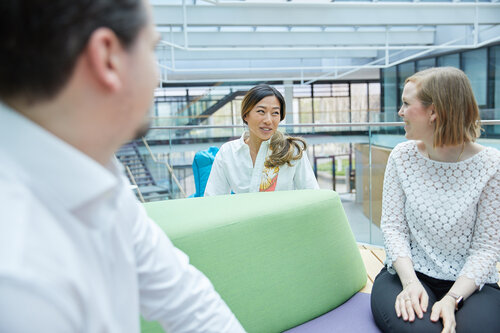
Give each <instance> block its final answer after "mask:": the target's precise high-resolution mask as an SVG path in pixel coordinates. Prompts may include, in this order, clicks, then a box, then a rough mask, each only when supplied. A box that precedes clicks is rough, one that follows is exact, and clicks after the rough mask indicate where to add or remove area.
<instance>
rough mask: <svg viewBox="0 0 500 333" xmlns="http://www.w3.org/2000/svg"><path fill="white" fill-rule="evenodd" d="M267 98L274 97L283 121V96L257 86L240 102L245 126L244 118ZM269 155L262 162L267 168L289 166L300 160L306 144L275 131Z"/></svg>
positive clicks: (269, 88)
mask: <svg viewBox="0 0 500 333" xmlns="http://www.w3.org/2000/svg"><path fill="white" fill-rule="evenodd" d="M268 96H275V97H276V99H278V102H279V103H280V121H282V120H283V119H285V115H286V108H285V99H284V98H283V95H282V94H281V93H280V92H279V91H278V90H277V89H276V88H274V87H272V86H270V85H267V84H259V85H257V86H255V87H253V88H252V89H250V90H249V91H248V92H247V93H246V95H245V97H243V101H242V102H241V119H242V120H243V122H244V123H245V124H246V123H247V122H246V120H245V118H246V116H247V114H248V113H249V112H250V111H252V109H253V108H254V107H255V105H257V103H258V102H260V101H261V100H262V99H263V98H265V97H268ZM269 149H271V155H269V156H268V157H267V159H266V161H265V162H264V166H266V167H267V168H274V167H277V166H281V165H283V164H287V165H289V166H291V162H292V161H295V160H300V159H301V158H302V154H303V152H304V151H305V150H306V149H307V144H306V142H305V141H304V139H302V138H299V137H293V136H288V135H285V134H283V133H281V132H280V131H276V133H274V135H273V136H272V137H271V141H270V143H269Z"/></svg>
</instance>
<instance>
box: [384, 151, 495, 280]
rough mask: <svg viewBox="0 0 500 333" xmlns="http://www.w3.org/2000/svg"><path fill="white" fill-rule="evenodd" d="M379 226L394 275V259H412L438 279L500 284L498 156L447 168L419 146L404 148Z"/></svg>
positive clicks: (391, 163)
mask: <svg viewBox="0 0 500 333" xmlns="http://www.w3.org/2000/svg"><path fill="white" fill-rule="evenodd" d="M381 228H382V232H383V234H384V242H385V248H386V252H387V259H386V264H387V266H388V269H389V271H390V272H391V273H395V271H394V269H393V268H392V262H393V261H395V260H396V259H397V258H398V257H409V258H410V259H411V260H412V261H413V267H414V269H415V270H416V271H418V272H421V273H423V274H426V275H428V276H431V277H433V278H437V279H442V280H449V281H455V280H456V279H457V278H458V277H459V276H462V275H465V276H466V277H468V278H470V279H473V280H474V281H475V283H476V285H478V286H479V287H480V288H482V287H483V285H484V284H485V283H495V282H497V281H498V273H497V271H496V262H497V260H498V259H499V257H500V152H499V151H498V150H496V149H494V148H490V147H488V148H486V149H484V150H482V151H481V152H479V153H477V154H476V155H474V156H473V157H471V158H469V159H467V160H464V161H460V162H456V163H445V162H438V161H433V160H430V159H428V158H426V157H424V156H423V155H422V154H421V153H420V152H419V151H418V149H417V142H416V141H407V142H403V143H400V144H399V145H397V146H396V147H395V148H394V150H393V151H392V152H391V155H390V156H389V160H388V162H387V168H386V171H385V179H384V189H383V200H382V221H381Z"/></svg>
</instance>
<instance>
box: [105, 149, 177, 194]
mask: <svg viewBox="0 0 500 333" xmlns="http://www.w3.org/2000/svg"><path fill="white" fill-rule="evenodd" d="M115 155H116V157H117V158H118V160H119V161H120V162H121V163H122V164H123V166H124V167H125V168H126V167H128V168H129V170H130V173H131V174H132V176H133V180H132V178H131V177H130V174H129V173H128V172H126V174H127V177H128V179H129V181H130V184H134V181H135V183H136V184H137V187H138V190H139V191H140V193H141V194H142V197H143V199H144V201H155V200H163V199H167V198H168V190H167V189H166V188H164V187H161V186H158V184H157V183H156V181H155V180H154V178H153V176H152V175H151V172H150V171H149V169H148V167H147V166H146V162H145V161H144V159H143V158H142V155H141V154H140V153H139V148H138V145H137V142H136V141H131V142H129V143H127V144H125V145H123V146H122V147H121V148H120V149H119V150H118V151H117V152H116V154H115ZM139 191H136V192H135V193H136V196H137V198H138V199H141V196H140V195H139Z"/></svg>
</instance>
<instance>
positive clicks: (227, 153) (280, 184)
mask: <svg viewBox="0 0 500 333" xmlns="http://www.w3.org/2000/svg"><path fill="white" fill-rule="evenodd" d="M247 136H248V133H243V135H242V136H241V138H239V139H237V140H233V141H229V142H226V143H225V144H223V145H222V146H221V148H220V150H219V152H218V153H217V155H215V160H214V164H213V165H212V170H211V172H210V176H209V178H208V181H207V186H206V188H205V195H206V196H210V195H222V194H229V193H231V192H233V193H248V192H259V191H261V192H262V191H287V190H301V189H319V186H318V182H317V181H316V177H315V176H314V172H313V170H312V168H311V164H310V163H309V159H308V158H307V153H306V152H305V151H304V153H303V154H302V158H301V159H300V160H297V161H292V162H291V163H292V166H288V165H286V164H284V165H281V166H279V168H273V169H269V168H266V167H265V166H264V162H265V160H266V158H267V156H268V155H269V154H270V153H271V150H270V149H269V142H270V140H267V141H264V142H262V143H261V145H260V149H259V152H258V153H257V157H256V159H255V166H254V165H253V162H252V158H251V157H250V148H249V147H248V145H247V144H246V143H245V138H246V137H247Z"/></svg>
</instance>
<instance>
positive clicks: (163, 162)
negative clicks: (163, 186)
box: [142, 137, 186, 197]
mask: <svg viewBox="0 0 500 333" xmlns="http://www.w3.org/2000/svg"><path fill="white" fill-rule="evenodd" d="M142 142H143V143H144V146H145V147H146V149H147V150H148V152H149V155H150V156H151V158H152V159H153V162H155V163H161V164H165V166H166V167H167V170H168V172H170V175H171V176H172V179H173V180H174V182H175V184H176V185H177V187H178V188H179V191H180V192H181V194H182V195H183V196H184V197H186V192H185V191H184V189H183V188H182V185H181V183H180V182H179V180H178V179H177V177H176V176H175V174H174V170H173V169H172V167H171V166H170V164H168V162H167V161H158V160H157V159H156V157H155V155H154V154H153V151H152V150H151V148H150V147H149V144H148V142H147V141H146V139H145V138H144V137H142Z"/></svg>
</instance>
